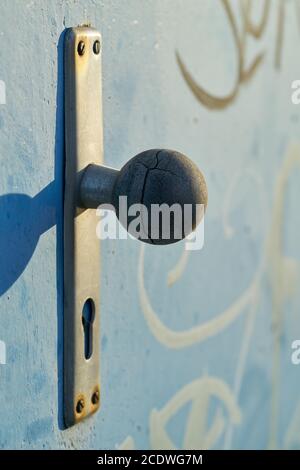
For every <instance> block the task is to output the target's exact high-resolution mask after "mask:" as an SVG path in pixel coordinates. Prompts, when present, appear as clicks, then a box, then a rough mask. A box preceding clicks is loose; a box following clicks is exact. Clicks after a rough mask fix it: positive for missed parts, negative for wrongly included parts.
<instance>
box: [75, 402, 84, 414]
mask: <svg viewBox="0 0 300 470" xmlns="http://www.w3.org/2000/svg"><path fill="white" fill-rule="evenodd" d="M83 408H84V400H83V398H80V399H79V400H78V402H77V405H76V411H77V413H78V414H80V413H82V411H83Z"/></svg>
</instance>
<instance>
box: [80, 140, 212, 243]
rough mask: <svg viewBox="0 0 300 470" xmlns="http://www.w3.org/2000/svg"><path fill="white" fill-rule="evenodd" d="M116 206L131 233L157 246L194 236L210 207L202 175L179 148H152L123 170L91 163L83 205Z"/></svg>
mask: <svg viewBox="0 0 300 470" xmlns="http://www.w3.org/2000/svg"><path fill="white" fill-rule="evenodd" d="M100 204H112V205H113V207H114V209H115V211H116V214H117V217H118V218H119V220H120V222H121V223H122V225H123V226H124V227H125V228H126V229H127V230H128V232H129V233H131V235H134V236H135V237H136V238H138V239H140V240H141V241H144V242H146V243H152V244H170V243H175V242H177V241H179V240H181V239H182V238H185V237H186V236H187V235H189V234H190V233H191V232H192V231H193V230H194V229H195V228H196V226H197V225H198V223H199V222H200V221H201V219H202V217H203V214H204V211H205V209H206V206H207V187H206V182H205V179H204V176H203V174H202V173H201V171H200V170H199V169H198V167H197V166H196V165H195V163H193V162H192V161H191V160H190V159H189V158H188V157H186V156H185V155H183V154H182V153H179V152H176V151H174V150H160V149H152V150H147V151H145V152H142V153H140V154H138V155H136V156H135V157H133V158H132V159H131V160H129V161H128V162H127V163H126V164H125V165H124V166H123V167H122V169H121V170H120V171H118V170H114V169H112V168H107V167H104V166H98V165H89V166H88V167H87V168H86V169H85V171H84V173H83V176H82V178H81V182H80V187H79V205H80V206H81V207H85V208H96V207H98V206H99V205H100Z"/></svg>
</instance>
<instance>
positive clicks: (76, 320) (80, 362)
mask: <svg viewBox="0 0 300 470" xmlns="http://www.w3.org/2000/svg"><path fill="white" fill-rule="evenodd" d="M100 49H101V37H100V34H99V32H98V31H96V30H95V29H93V28H90V27H86V26H84V27H77V28H71V29H69V30H68V31H67V32H66V36H65V136H66V167H65V200H64V417H65V424H66V426H72V425H74V424H76V423H77V422H79V421H81V420H82V419H83V418H85V417H87V416H88V415H90V414H92V413H94V412H95V411H97V409H98V408H99V405H100V384H99V353H100V348H99V346H100V345H99V341H100V339H99V314H100V307H99V295H100V241H99V240H98V239H97V236H96V225H97V217H96V211H95V210H93V209H87V210H83V209H79V208H78V207H77V188H78V180H79V178H80V171H81V170H83V169H84V168H85V167H86V166H87V165H89V164H90V163H95V164H102V163H103V127H102V86H101V51H100ZM89 299H91V300H89ZM86 301H88V303H87V305H88V307H89V309H90V310H93V312H90V314H91V316H92V317H93V318H90V320H89V321H90V323H85V327H86V325H87V324H88V325H90V324H91V323H92V327H91V328H90V329H89V331H90V332H92V334H90V335H89V338H90V344H89V352H90V347H91V348H92V353H91V357H90V358H88V359H87V357H88V356H89V353H88V354H87V346H86V342H85V338H86V336H85V331H87V330H86V329H85V328H84V326H83V306H84V305H85V303H86Z"/></svg>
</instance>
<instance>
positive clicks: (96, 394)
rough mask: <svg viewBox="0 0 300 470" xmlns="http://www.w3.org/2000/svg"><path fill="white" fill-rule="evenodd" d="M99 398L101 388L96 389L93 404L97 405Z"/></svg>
mask: <svg viewBox="0 0 300 470" xmlns="http://www.w3.org/2000/svg"><path fill="white" fill-rule="evenodd" d="M99 398H100V395H99V390H96V391H95V392H94V393H93V395H92V403H93V405H97V403H99Z"/></svg>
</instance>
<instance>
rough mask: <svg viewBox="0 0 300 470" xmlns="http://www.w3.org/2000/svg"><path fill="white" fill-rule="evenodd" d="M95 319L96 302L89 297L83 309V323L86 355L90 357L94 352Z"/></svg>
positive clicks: (87, 357)
mask: <svg viewBox="0 0 300 470" xmlns="http://www.w3.org/2000/svg"><path fill="white" fill-rule="evenodd" d="M94 320H95V304H94V302H93V300H92V299H87V300H86V301H85V303H84V306H83V309H82V325H83V332H84V357H85V358H86V359H90V357H91V356H92V354H93V322H94Z"/></svg>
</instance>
